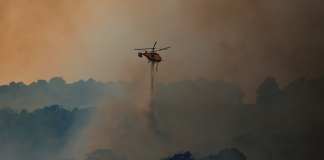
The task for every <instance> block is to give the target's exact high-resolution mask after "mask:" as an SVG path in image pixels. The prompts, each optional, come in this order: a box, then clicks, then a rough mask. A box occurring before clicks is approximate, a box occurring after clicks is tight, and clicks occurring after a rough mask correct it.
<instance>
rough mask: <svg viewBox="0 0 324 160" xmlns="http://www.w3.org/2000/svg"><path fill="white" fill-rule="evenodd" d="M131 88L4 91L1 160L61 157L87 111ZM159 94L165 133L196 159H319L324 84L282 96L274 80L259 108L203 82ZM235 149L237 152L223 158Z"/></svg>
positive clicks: (299, 83) (222, 85)
mask: <svg viewBox="0 0 324 160" xmlns="http://www.w3.org/2000/svg"><path fill="white" fill-rule="evenodd" d="M125 84H126V83H125V82H121V81H119V82H117V83H113V82H110V83H102V82H96V81H94V80H93V79H89V80H88V81H82V80H81V81H78V82H75V83H72V84H67V83H65V81H64V80H63V79H62V78H58V77H56V78H52V79H51V80H50V81H49V82H46V81H44V80H39V81H37V82H34V83H32V84H30V85H25V84H23V83H21V82H19V83H15V82H12V83H10V84H9V85H3V86H0V106H2V108H1V109H0V159H12V160H15V159H27V157H28V158H30V159H37V158H39V157H42V155H54V154H56V153H57V152H59V151H60V150H61V149H62V147H63V146H64V145H65V144H66V143H67V141H68V139H69V138H70V136H71V135H73V133H76V132H77V130H78V129H80V128H82V126H85V125H86V124H87V122H89V119H90V116H91V113H93V112H94V110H95V108H89V107H90V106H94V107H96V106H98V104H100V102H101V100H102V99H103V98H105V97H114V96H116V94H120V93H125V92H127V90H125V89H123V87H122V86H123V85H125ZM127 85H136V83H133V82H129V83H127ZM117 91H118V92H117ZM154 92H155V93H154V96H155V100H154V105H153V110H154V113H155V116H156V119H157V121H158V123H159V129H161V130H162V131H164V132H166V133H168V132H169V133H173V132H174V133H182V132H185V133H186V134H183V135H180V136H179V137H174V138H178V139H181V138H186V139H189V140H190V139H192V140H195V145H194V146H192V148H193V149H192V150H193V151H192V153H194V154H195V155H196V153H201V155H204V156H195V158H196V159H202V160H222V157H223V156H225V155H236V156H237V157H240V158H241V159H242V158H243V157H245V156H246V157H247V159H263V160H273V159H283V160H298V159H314V160H316V159H321V154H320V153H321V152H322V151H323V149H324V147H323V144H324V136H323V135H324V118H323V112H324V108H323V106H324V77H321V78H319V79H314V80H309V81H306V79H305V78H298V79H296V80H294V81H292V82H291V83H290V84H289V85H287V86H286V87H283V88H282V89H280V88H279V86H278V83H277V82H276V79H275V78H274V77H268V78H266V79H265V80H264V82H263V83H262V84H260V86H259V88H258V89H257V91H256V93H257V94H258V95H259V96H258V97H257V99H256V104H244V103H243V101H242V100H243V98H244V93H243V92H242V90H241V89H240V88H239V87H238V86H236V85H235V84H231V83H229V82H224V81H223V80H218V81H213V82H211V81H209V80H208V79H206V78H203V77H201V78H198V79H197V80H195V81H193V82H192V81H185V82H176V83H169V84H159V83H157V84H155V91H154ZM120 95H124V94H120ZM52 104H58V105H52ZM49 105H51V106H49ZM9 106H10V107H9ZM43 106H49V107H43ZM62 106H64V108H63V107H62ZM75 107H78V108H80V109H74V108H75ZM80 117H82V118H80ZM179 126H181V127H179ZM220 140H223V142H222V143H219V141H220ZM196 142H197V143H196ZM232 147H236V148H237V149H230V150H228V149H227V150H226V149H225V150H224V148H232ZM108 149H109V148H102V150H99V151H95V152H93V153H89V154H88V159H89V160H90V159H91V156H95V155H107V156H108V157H109V156H111V154H110V153H113V152H112V151H111V152H110V151H109V150H108ZM238 150H239V151H240V152H242V153H244V155H243V154H242V155H241V153H240V152H239V151H238ZM190 151H191V150H190ZM216 151H217V152H219V151H221V152H219V153H218V154H216ZM96 153H97V154H96ZM99 153H100V154H99ZM185 153H186V152H185ZM210 154H212V155H210ZM206 155H210V156H207V157H206ZM22 156H23V157H24V158H22ZM103 157H105V156H103ZM225 157H226V156H225ZM234 157H235V156H234ZM115 158H116V157H115ZM117 158H121V159H124V158H125V157H117ZM169 158H170V157H169ZM232 159H233V158H232ZM232 159H231V160H232ZM234 159H235V158H234ZM234 159H233V160H234ZM243 159H244V158H243Z"/></svg>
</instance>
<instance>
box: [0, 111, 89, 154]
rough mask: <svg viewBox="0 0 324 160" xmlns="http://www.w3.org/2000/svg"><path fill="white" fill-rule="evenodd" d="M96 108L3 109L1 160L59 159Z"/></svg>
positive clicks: (0, 125) (1, 117) (0, 131)
mask: <svg viewBox="0 0 324 160" xmlns="http://www.w3.org/2000/svg"><path fill="white" fill-rule="evenodd" d="M94 110H95V109H94V108H86V109H77V108H75V109H73V110H72V111H70V110H66V109H64V108H63V107H62V106H59V105H52V106H49V107H47V106H46V107H44V108H42V109H36V110H34V111H33V112H28V111H27V110H26V109H22V110H20V111H19V110H17V109H11V108H10V107H3V108H2V109H0V159H41V158H42V156H43V155H44V156H45V155H46V156H49V155H55V154H56V153H58V152H59V151H60V149H62V147H63V146H64V145H65V144H66V143H67V142H68V139H69V137H70V136H72V135H73V134H75V132H77V131H78V129H80V128H81V127H82V126H85V125H86V124H87V123H88V122H89V118H90V115H91V114H92V113H93V112H94Z"/></svg>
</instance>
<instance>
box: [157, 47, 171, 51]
mask: <svg viewBox="0 0 324 160" xmlns="http://www.w3.org/2000/svg"><path fill="white" fill-rule="evenodd" d="M169 48H170V47H165V48H162V49H159V50H157V51H162V50H168V49H169ZM157 51H156V52H157Z"/></svg>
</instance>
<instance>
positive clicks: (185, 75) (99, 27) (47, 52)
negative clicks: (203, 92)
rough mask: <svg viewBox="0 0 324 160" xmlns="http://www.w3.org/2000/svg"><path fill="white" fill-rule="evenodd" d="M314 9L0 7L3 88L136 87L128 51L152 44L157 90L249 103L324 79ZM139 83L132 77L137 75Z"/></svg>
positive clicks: (14, 3)
mask: <svg viewBox="0 0 324 160" xmlns="http://www.w3.org/2000/svg"><path fill="white" fill-rule="evenodd" d="M323 3H324V2H323V1H320V0H308V1H306V0H286V1H280V0H244V1H237V0H202V1H197V0H177V1H173V0H165V1H158V0H127V1H126V0H125V1H117V0H96V1H86V0H69V1H65V0H46V1H44V0H32V1H28V2H26V1H24V0H0V7H1V10H0V60H1V62H0V66H1V67H0V74H1V75H2V78H1V80H0V84H8V83H10V82H11V81H16V82H17V81H23V82H24V83H26V84H29V83H31V82H33V81H37V80H38V79H46V80H49V79H50V78H52V77H55V76H62V77H63V78H64V79H65V80H66V81H67V82H68V83H71V82H74V81H77V80H80V79H85V80H87V79H89V78H94V79H95V80H97V81H104V82H108V81H117V80H119V79H121V80H126V81H130V80H136V79H139V77H140V75H133V74H129V73H134V72H135V70H147V71H149V64H148V63H147V60H145V58H142V59H141V58H139V57H137V51H134V50H133V49H134V48H141V47H151V46H152V45H153V44H154V42H155V41H158V43H157V46H156V47H159V48H163V47H167V46H171V49H170V50H169V51H163V52H161V56H162V58H163V59H164V60H165V61H164V62H163V63H161V64H159V72H158V73H156V74H155V75H156V81H158V82H174V81H183V80H194V79H196V78H198V77H200V76H205V77H207V78H209V79H211V80H217V79H220V78H222V79H224V80H225V81H229V82H231V83H235V84H237V85H238V86H240V87H241V88H242V89H243V92H244V93H246V95H245V97H246V98H245V102H246V103H254V101H255V97H256V95H255V92H256V89H257V87H258V85H259V84H260V83H262V82H263V80H264V78H265V77H269V76H275V77H276V78H277V81H278V83H279V87H280V88H281V87H283V86H285V85H287V83H289V82H290V81H292V80H294V79H296V78H297V77H301V76H304V77H306V78H307V79H310V78H318V77H320V76H321V75H323V73H324V72H323V70H324V65H323V63H322V60H323V58H324V55H323V48H324V45H323V42H324V41H323V37H324V32H323V28H324V21H322V17H323V12H324V11H323V10H322V8H321V6H323ZM135 73H136V72H135Z"/></svg>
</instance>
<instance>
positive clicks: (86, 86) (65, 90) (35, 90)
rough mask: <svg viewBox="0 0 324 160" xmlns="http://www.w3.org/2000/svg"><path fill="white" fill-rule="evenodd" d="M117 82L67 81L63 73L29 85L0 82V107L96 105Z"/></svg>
mask: <svg viewBox="0 0 324 160" xmlns="http://www.w3.org/2000/svg"><path fill="white" fill-rule="evenodd" d="M116 86H118V84H117V83H114V82H109V83H103V82H96V81H95V80H93V79H92V78H90V79H89V80H87V81H83V80H80V81H78V82H75V83H72V84H68V83H66V82H65V80H64V79H63V78H62V77H54V78H52V79H51V80H50V81H49V82H47V81H46V80H38V81H37V82H33V83H31V84H30V85H25V84H24V83H23V82H18V83H16V82H11V83H10V84H9V85H2V86H0V107H3V106H10V107H11V108H15V109H24V108H28V109H36V108H42V107H43V106H47V105H51V104H59V105H63V106H64V107H65V108H66V109H73V108H74V107H75V106H78V108H85V107H95V106H97V105H98V104H99V103H100V101H101V100H102V98H104V97H106V96H109V95H110V94H113V90H114V87H116Z"/></svg>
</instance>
